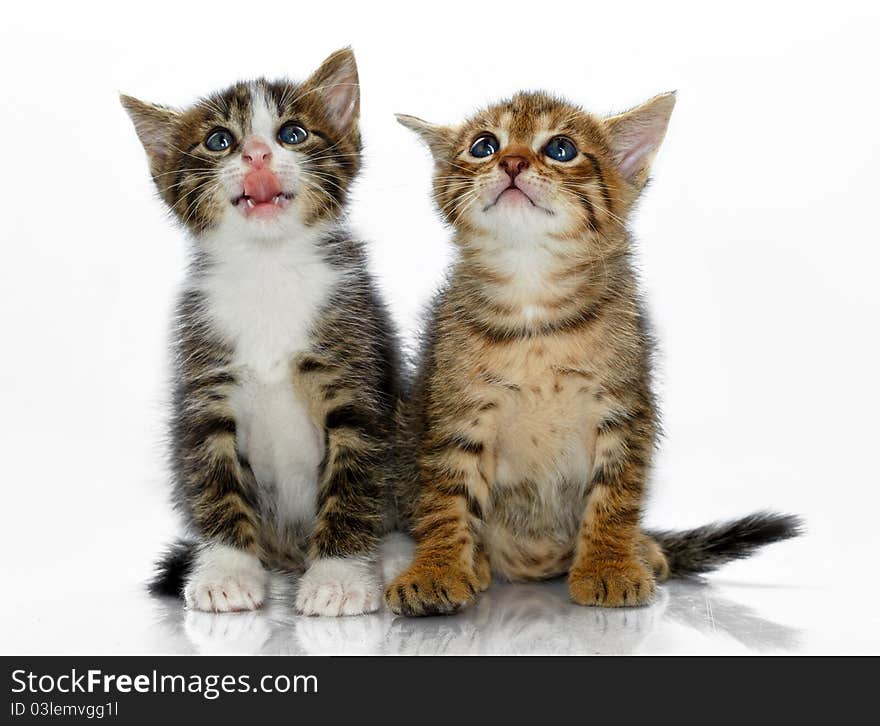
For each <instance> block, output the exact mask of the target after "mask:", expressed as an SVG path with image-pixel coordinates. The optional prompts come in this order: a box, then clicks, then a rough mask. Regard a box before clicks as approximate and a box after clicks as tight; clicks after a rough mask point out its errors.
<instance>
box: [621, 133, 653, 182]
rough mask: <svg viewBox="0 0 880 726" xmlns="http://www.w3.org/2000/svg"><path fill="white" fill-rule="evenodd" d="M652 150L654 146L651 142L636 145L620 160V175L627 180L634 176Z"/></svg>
mask: <svg viewBox="0 0 880 726" xmlns="http://www.w3.org/2000/svg"><path fill="white" fill-rule="evenodd" d="M653 149H654V146H653V144H652V143H651V142H645V143H643V144H638V145H636V147H635V148H634V149H632V150H630V151H629V152H626V153H625V155H624V157H623V158H622V159H621V160H620V173H621V174H623V175H624V176H625V177H626V178H627V179H630V178H631V177H633V176H635V174H636V173H637V172H638V170H639V168H640V167H641V166H642V165H643V162H644V160H645V158H646V157H648V156H649V155H650V153H651V151H652V150H653Z"/></svg>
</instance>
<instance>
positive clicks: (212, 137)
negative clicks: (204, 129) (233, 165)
mask: <svg viewBox="0 0 880 726" xmlns="http://www.w3.org/2000/svg"><path fill="white" fill-rule="evenodd" d="M234 142H235V138H234V137H233V136H232V132H231V131H227V130H226V129H214V130H213V131H212V132H211V133H210V134H208V136H207V138H206V139H205V147H206V148H207V149H208V150H209V151H226V149H228V148H229V147H230V146H232V144H233V143H234Z"/></svg>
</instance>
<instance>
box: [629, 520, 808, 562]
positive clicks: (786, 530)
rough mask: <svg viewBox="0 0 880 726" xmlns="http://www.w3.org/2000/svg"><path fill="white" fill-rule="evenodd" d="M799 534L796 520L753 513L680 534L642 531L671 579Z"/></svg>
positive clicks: (746, 555)
mask: <svg viewBox="0 0 880 726" xmlns="http://www.w3.org/2000/svg"><path fill="white" fill-rule="evenodd" d="M802 533H803V522H802V521H801V519H800V518H799V517H796V516H793V515H791V514H775V513H773V512H757V513H756V514H750V515H749V516H748V517H743V518H742V519H736V520H733V521H731V522H720V523H715V524H707V525H705V526H704V527H697V528H696V529H690V530H687V531H684V532H666V531H663V532H646V534H647V535H648V536H649V537H650V538H651V539H653V540H654V541H655V542H656V543H657V544H658V545H660V548H661V549H662V550H663V554H664V555H665V556H666V560H667V562H668V564H669V575H670V576H671V577H684V576H687V575H696V574H699V573H701V572H708V571H709V570H714V569H716V568H718V567H721V565H723V564H725V563H727V562H731V561H732V560H739V559H742V558H743V557H748V556H749V555H751V554H752V553H753V552H754V551H755V550H757V549H758V548H759V547H763V546H764V545H768V544H771V543H773V542H780V541H782V540H785V539H790V538H791V537H797V536H798V535H800V534H802Z"/></svg>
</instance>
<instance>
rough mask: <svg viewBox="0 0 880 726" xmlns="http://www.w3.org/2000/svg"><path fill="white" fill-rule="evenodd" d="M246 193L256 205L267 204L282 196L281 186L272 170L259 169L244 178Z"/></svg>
mask: <svg viewBox="0 0 880 726" xmlns="http://www.w3.org/2000/svg"><path fill="white" fill-rule="evenodd" d="M244 193H245V194H246V195H247V196H249V197H250V198H251V199H253V200H254V203H256V204H267V203H269V202H271V201H272V200H273V199H274V198H275V197H276V196H277V195H278V194H281V185H280V184H279V183H278V178H277V177H276V176H275V174H274V173H273V172H272V170H271V169H258V170H257V171H252V172H251V173H250V174H248V175H247V176H246V177H245V178H244Z"/></svg>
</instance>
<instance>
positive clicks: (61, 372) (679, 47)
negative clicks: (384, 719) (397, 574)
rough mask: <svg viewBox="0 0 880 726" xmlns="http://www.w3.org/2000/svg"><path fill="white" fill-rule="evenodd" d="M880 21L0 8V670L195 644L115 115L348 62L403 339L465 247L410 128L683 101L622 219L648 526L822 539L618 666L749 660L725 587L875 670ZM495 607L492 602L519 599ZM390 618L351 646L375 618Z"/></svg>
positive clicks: (139, 221) (146, 202) (126, 153)
mask: <svg viewBox="0 0 880 726" xmlns="http://www.w3.org/2000/svg"><path fill="white" fill-rule="evenodd" d="M877 7H878V6H877V3H876V2H873V3H871V2H866V3H850V2H835V3H825V4H822V5H821V6H812V5H810V4H809V3H804V2H799V3H790V4H789V3H785V4H783V3H770V2H766V1H765V2H760V3H750V2H738V3H736V4H735V5H733V6H730V7H729V9H725V10H724V11H722V10H720V8H721V6H718V5H717V4H713V3H705V2H701V3H694V4H689V5H684V4H680V3H674V2H643V3H626V2H613V3H607V2H605V3H591V2H582V1H581V2H571V3H563V2H555V3H517V2H507V3H501V2H482V3H475V2H464V3H462V2H444V3H430V4H427V3H425V4H423V3H416V2H409V3H378V2H372V3H366V2H360V3H344V2H340V0H335V1H334V2H327V3H318V4H314V3H282V2H277V3H272V2H265V3H245V2H221V1H220V0H215V1H214V2H211V3H183V2H173V3H169V2H158V1H155V0H153V1H151V2H149V3H137V4H129V3H119V2H117V3H112V4H107V5H99V4H96V3H87V2H78V3H57V4H55V3H48V4H47V3H36V2H31V3H27V4H20V3H15V4H13V5H10V6H9V7H7V8H6V9H5V11H4V18H3V20H2V26H0V69H2V70H0V73H2V75H3V80H2V86H0V87H2V89H3V91H2V93H3V101H2V113H0V140H2V143H3V157H4V158H3V165H4V168H5V173H4V174H2V176H0V205H2V207H0V208H2V221H0V224H2V227H0V229H2V260H0V322H2V350H0V406H2V408H0V453H2V458H0V461H2V469H0V478H2V487H3V490H2V502H3V503H2V507H0V509H2V512H3V525H2V527H0V545H2V550H0V551H2V557H3V569H2V572H3V584H2V585H0V592H2V596H0V650H2V651H3V652H112V651H123V652H138V651H143V650H153V651H157V650H158V651H162V650H173V651H178V650H186V649H187V648H189V647H190V646H186V645H185V644H184V643H185V641H184V640H183V638H182V636H181V635H180V634H179V633H178V634H177V636H175V635H174V634H173V633H172V634H170V635H169V634H168V633H167V632H166V631H162V629H161V625H160V624H157V623H158V622H159V621H160V620H161V619H162V616H161V615H157V610H156V608H157V607H159V606H158V605H156V604H155V603H153V602H151V601H149V600H148V599H147V598H146V597H145V596H144V595H143V594H142V592H141V591H140V590H139V587H140V583H142V581H143V580H144V578H145V577H146V575H147V573H148V571H149V569H150V563H151V560H152V558H153V556H154V554H155V552H156V551H157V550H158V548H159V547H160V545H161V544H162V543H163V542H165V541H167V540H168V539H169V538H170V537H171V536H172V535H173V534H174V533H175V532H176V531H177V525H176V522H175V520H174V517H173V516H172V514H171V510H170V506H169V503H168V496H167V493H168V487H167V483H166V473H165V470H164V466H163V441H162V436H163V421H164V417H165V415H166V408H165V403H164V401H165V398H166V381H167V370H168V369H167V341H168V333H167V325H168V319H169V315H170V312H171V305H172V301H173V297H174V294H175V290H176V288H177V286H178V284H179V283H180V281H181V279H182V275H183V270H184V264H185V255H184V249H185V245H184V241H183V239H182V237H181V232H180V231H179V230H178V229H176V228H175V227H174V226H173V225H172V224H171V223H170V222H169V220H168V219H167V218H166V216H165V214H164V211H163V208H162V206H161V204H160V203H159V202H158V201H157V200H156V199H155V197H154V195H153V189H152V186H151V182H150V180H149V178H148V174H147V166H146V161H145V159H144V155H143V152H142V149H141V148H140V146H139V144H138V141H137V139H136V137H135V135H134V132H133V129H132V127H131V125H130V123H129V121H128V119H127V118H126V116H125V114H124V113H123V111H122V109H121V107H120V106H119V104H118V100H117V93H118V92H119V91H124V92H126V93H130V94H133V95H136V96H138V97H140V98H143V99H145V100H151V101H157V102H162V103H167V104H179V105H182V104H187V103H189V102H191V101H192V100H193V99H194V98H195V97H196V96H198V95H200V94H202V93H206V92H208V91H211V90H214V89H216V88H219V87H222V86H225V85H227V84H229V83H230V82H232V81H233V80H235V79H239V78H248V77H254V76H258V75H268V76H275V75H290V76H292V77H294V78H303V77H305V76H306V75H307V74H308V73H309V72H310V71H311V70H312V69H313V68H314V67H315V66H316V65H317V64H318V63H319V62H320V61H321V60H322V59H323V58H324V57H325V56H326V55H327V54H329V53H330V52H331V51H333V50H335V49H336V48H338V47H340V46H343V45H346V44H352V45H353V47H354V50H355V52H356V55H357V59H358V64H359V67H360V73H361V83H362V93H363V102H362V125H363V132H364V137H365V142H366V168H365V172H364V174H363V175H362V178H361V180H360V183H359V185H358V187H357V190H356V193H355V195H354V203H353V206H352V221H353V225H354V227H355V228H356V229H357V230H358V232H359V233H361V234H362V235H363V236H364V237H365V238H366V239H367V240H369V242H370V245H371V252H372V261H373V265H374V269H375V272H376V273H377V275H378V276H379V278H380V280H381V284H382V287H383V289H384V291H385V294H386V296H387V299H388V300H389V302H390V304H391V306H392V309H393V312H394V315H395V317H396V319H397V320H398V322H399V324H400V326H401V328H402V329H403V330H404V331H405V332H406V334H407V336H408V337H410V336H411V334H412V331H413V330H414V329H415V326H416V325H417V321H418V317H419V312H420V310H421V307H422V305H423V304H424V302H425V301H426V300H427V299H428V297H429V295H430V292H431V290H432V289H433V288H434V286H435V285H436V283H437V281H438V280H439V278H440V275H441V273H442V270H443V268H444V266H445V264H446V263H447V261H448V260H449V259H450V255H451V250H450V247H449V245H448V232H447V231H446V230H445V229H444V228H443V227H442V225H441V224H440V222H439V221H438V219H437V217H436V215H435V214H434V212H433V210H432V208H431V205H430V203H429V196H428V194H429V177H430V164H429V161H428V158H427V153H426V152H425V151H424V149H423V148H422V147H421V146H420V145H419V143H418V142H417V141H416V140H415V138H413V137H412V135H411V134H410V133H409V132H408V131H407V130H405V129H404V128H402V127H400V126H398V125H397V124H396V123H395V121H394V118H393V115H392V114H393V113H394V112H396V111H401V112H406V113H412V114H416V115H418V116H421V117H424V118H426V119H429V120H431V121H435V122H454V121H457V120H459V119H461V118H463V117H464V116H465V115H466V114H469V113H470V112H471V111H473V110H474V109H475V108H477V107H479V106H480V105H482V104H485V103H487V102H490V101H492V100H495V99H498V98H500V97H503V96H504V95H505V94H509V93H511V92H513V91H515V90H517V89H520V88H547V89H551V90H554V91H556V92H558V93H560V94H563V95H565V96H567V97H569V98H571V99H572V100H575V101H577V102H579V103H582V104H583V105H584V106H585V107H587V108H589V109H591V110H593V111H596V112H599V113H607V112H612V111H619V110H622V109H624V108H627V107H629V106H631V105H634V104H636V103H638V102H640V101H642V100H644V99H646V98H648V97H650V96H652V95H654V94H655V93H658V92H661V91H666V90H670V89H677V90H678V92H679V95H678V105H677V107H676V109H675V112H674V114H673V118H672V122H671V126H670V129H669V134H668V136H667V139H666V143H665V145H664V148H663V149H662V150H661V152H660V154H659V157H658V160H657V163H656V166H655V174H654V181H653V184H652V185H651V186H650V188H649V190H648V191H647V193H646V195H645V198H644V200H643V202H642V204H641V206H640V209H639V212H638V214H637V215H636V217H635V219H634V221H633V230H634V234H635V237H636V238H637V240H638V259H639V261H640V266H641V271H642V275H643V281H644V291H645V295H646V299H647V303H648V306H649V309H650V310H651V313H652V316H653V319H654V322H655V326H656V329H657V333H658V337H659V339H660V344H661V355H660V357H659V369H658V383H659V386H658V391H659V394H660V397H661V402H662V408H663V411H664V422H665V430H666V437H665V439H664V441H663V444H662V449H661V454H660V456H659V459H658V463H657V468H656V474H655V485H654V494H653V496H652V500H651V503H650V506H649V509H648V513H647V521H648V522H649V523H650V524H652V525H660V526H664V527H679V526H690V525H697V524H701V523H703V522H704V521H707V520H709V519H716V518H725V517H730V516H735V515H740V514H744V513H747V512H749V511H752V510H754V509H757V508H764V507H768V508H774V509H779V510H784V511H791V512H796V513H799V514H802V515H803V516H804V517H805V518H806V521H807V525H808V530H809V533H808V535H807V537H805V538H804V539H802V540H800V541H796V542H792V543H786V544H783V545H778V546H776V547H774V548H771V549H769V550H767V551H766V553H764V554H762V555H761V556H760V557H758V558H756V559H753V560H749V561H746V562H743V563H737V564H735V565H731V566H729V567H727V568H726V569H724V570H723V571H722V572H720V573H718V574H717V575H715V576H713V577H712V579H711V581H712V582H714V583H715V585H714V586H712V587H714V588H715V589H714V590H713V589H712V587H709V588H708V589H706V590H704V591H700V590H688V589H687V588H685V590H682V589H681V588H679V589H676V588H675V587H672V588H670V589H669V590H668V592H667V595H666V597H667V598H668V597H669V595H670V593H671V595H672V597H673V600H674V601H675V603H677V605H676V606H677V607H679V609H681V608H682V607H684V608H685V610H686V609H687V608H688V607H690V606H689V605H688V602H690V601H689V600H687V598H692V599H694V602H695V603H696V605H694V607H697V608H698V609H699V608H703V610H704V611H705V612H707V613H708V615H706V614H705V613H704V614H703V615H700V616H698V617H697V621H698V622H697V625H695V626H693V627H691V628H690V629H689V630H687V629H686V630H682V631H681V632H679V631H677V630H675V626H674V625H672V624H669V623H671V621H669V620H668V618H667V620H666V621H664V622H666V623H667V624H666V625H664V626H662V627H660V626H658V627H660V629H656V628H655V629H653V630H651V628H653V627H654V626H649V625H645V622H644V617H646V616H643V615H639V616H638V617H635V616H629V617H630V620H629V621H626V620H622V619H621V620H615V621H614V622H615V623H616V624H617V625H615V627H617V628H618V631H617V632H618V633H619V634H620V635H621V640H620V642H619V643H618V641H614V643H612V644H611V645H610V646H608V648H610V650H614V649H615V648H619V649H622V650H633V649H635V650H648V651H652V652H669V651H674V652H696V651H718V650H721V651H727V650H736V649H737V648H739V647H740V645H741V641H740V644H739V645H738V644H737V643H735V642H734V641H733V640H731V639H729V638H727V637H726V636H723V635H718V633H717V627H716V624H715V620H714V618H713V615H712V612H711V611H712V607H711V606H712V602H714V601H712V597H714V596H715V595H717V594H718V592H719V588H721V589H722V590H723V589H724V588H727V590H724V596H725V597H726V598H727V600H726V601H725V602H727V604H728V606H729V605H730V599H731V598H733V600H735V601H736V602H735V605H736V607H739V608H740V609H739V610H736V607H734V610H735V611H736V612H738V613H739V614H740V615H742V613H743V612H746V611H748V612H757V613H759V614H760V615H761V616H762V617H764V618H765V619H767V621H773V622H775V623H778V624H784V626H785V627H789V628H791V629H792V632H795V633H796V634H797V635H796V638H795V639H794V642H793V643H789V647H787V648H782V649H783V650H785V649H787V650H798V651H806V652H829V651H834V652H856V651H858V652H878V651H880V635H878V626H880V615H878V612H880V610H878V608H877V607H876V603H877V599H878V595H880V586H878V580H877V561H876V555H875V553H876V551H877V547H878V543H877V538H878V532H877V529H878V527H877V524H876V523H877V518H878V506H880V493H878V491H880V490H878V484H880V477H878V473H877V466H876V455H875V450H876V441H877V433H878V415H880V394H878V385H877V380H878V379H877V376H878V370H880V366H878V363H880V361H878V340H877V339H878V336H877V319H878V313H880V305H878V298H880V295H878V291H877V285H876V276H877V269H878V263H880V252H878V242H880V239H878V232H877V219H876V204H877V196H878V184H877V174H878V164H880V143H878V115H880V103H878V93H877V71H878V67H880V64H878V61H880V54H878V50H877V48H878V37H880V33H878V30H880V23H878V19H880V16H878V10H877ZM498 592H499V593H502V595H503V596H502V595H497V594H496V596H495V597H496V600H495V602H502V605H499V606H498V607H503V606H504V605H503V603H504V602H505V600H504V598H507V602H508V603H509V602H513V603H517V602H519V601H518V600H517V598H518V597H519V598H525V597H526V593H527V590H526V589H520V590H513V591H509V590H506V589H504V588H498ZM538 592H540V593H541V594H540V595H539V597H541V598H544V601H542V602H545V601H546V602H549V601H547V600H546V597H545V595H547V593H549V597H550V600H551V601H552V600H554V598H555V599H558V600H559V601H564V598H565V596H564V592H563V590H561V589H559V590H558V592H557V591H556V590H553V589H552V587H551V588H550V589H545V590H541V591H538ZM518 593H519V594H518ZM682 593H684V594H682ZM701 593H702V594H701ZM712 593H715V595H712ZM710 595H711V597H710ZM675 598H678V599H677V600H675ZM487 602H488V601H487ZM546 602H545V604H546ZM737 603H738V604H737ZM162 607H166V606H165V605H163V606H162ZM168 607H170V606H168ZM551 608H552V606H551ZM174 610H175V612H176V605H175V608H174ZM645 612H649V611H645ZM670 612H671V611H670ZM701 612H703V611H701ZM566 613H568V611H566ZM174 617H176V616H174ZM374 617H375V620H373V621H370V620H369V618H365V619H360V621H359V622H370V623H378V622H380V621H381V622H385V621H384V620H382V618H383V617H384V616H374ZM462 617H463V616H462ZM566 617H571V618H574V619H575V620H576V619H577V618H587V617H592V618H595V617H596V616H595V615H588V614H587V611H586V610H578V611H577V612H574V613H573V614H571V613H568V614H567V615H566ZM602 617H605V616H602ZM609 617H615V618H616V617H618V616H617V615H615V616H609ZM620 617H623V616H620ZM157 618H158V620H157ZM639 618H641V621H639V622H640V624H639V625H638V627H639V628H643V629H644V628H647V629H648V630H649V631H650V633H649V635H648V637H647V639H643V640H641V641H640V642H641V643H642V645H640V646H639V647H636V648H633V647H630V646H628V645H626V643H628V642H629V641H627V640H626V637H627V633H628V631H627V628H629V627H631V622H632V621H633V620H638V619H639ZM172 619H173V618H172ZM661 620H662V618H661ZM213 622H215V623H216V622H217V621H213ZM233 622H234V623H235V625H234V627H243V626H242V625H241V624H242V623H244V622H245V621H244V620H237V621H233ZM461 622H468V621H466V620H462V621H461ZM577 622H579V623H582V624H583V623H585V622H586V621H577ZM762 622H763V621H762ZM627 623H630V624H629V625H628V624H627ZM207 627H208V630H207V632H208V636H205V637H207V639H208V640H210V636H211V632H210V630H211V627H214V626H211V625H209V626H207ZM301 627H309V628H312V629H314V628H315V627H324V626H315V625H314V624H313V623H309V624H307V625H302V626H301ZM357 627H361V626H360V625H350V624H347V625H339V624H332V625H327V626H326V628H327V630H326V631H325V632H323V633H321V634H319V635H321V637H324V638H325V641H324V642H325V645H324V646H321V647H318V648H317V650H319V651H320V650H328V649H331V650H332V646H327V645H326V642H327V640H326V639H327V638H329V639H330V641H333V638H336V636H337V635H338V636H339V641H338V642H339V643H340V644H341V645H340V646H339V648H340V650H341V651H343V652H344V651H345V647H346V646H345V643H346V642H348V643H353V642H355V641H356V640H357V636H356V637H355V638H354V639H352V637H351V633H350V631H345V630H344V628H349V629H351V628H357ZM363 627H366V628H367V629H368V630H369V629H372V628H375V627H378V626H375V625H373V624H369V625H367V626H363ZM744 627H745V628H746V629H748V628H749V627H755V626H754V622H752V623H751V625H747V626H744ZM664 628H665V629H664ZM334 629H335V630H334ZM172 630H173V628H172ZM202 630H203V631H204V628H202ZM227 630H228V628H227ZM163 632H164V633H165V635H162V633H163ZM371 632H372V631H371ZM425 632H426V633H427V635H425V638H426V642H427V645H424V649H425V651H431V650H432V645H431V642H430V635H431V633H430V630H428V631H425ZM554 632H555V631H554ZM548 633H549V635H548ZM552 635H553V632H551V631H544V635H542V636H540V637H552ZM365 637H366V636H365ZM481 637H482V636H481ZM585 637H586V636H585ZM304 638H305V636H303V637H301V638H300V646H302V643H303V642H305V640H307V638H305V640H304ZM346 638H347V640H346ZM190 640H192V638H191V639H190ZM203 640H204V638H203ZM389 642H390V641H389ZM493 642H495V641H491V640H490V641H486V640H483V641H481V643H482V644H481V645H480V646H479V647H480V648H482V649H483V650H488V651H492V650H493V645H492V643H493ZM645 643H647V645H645ZM278 647H280V648H282V649H283V646H278ZM352 647H354V646H352ZM582 648H583V649H585V650H587V651H589V650H591V648H592V646H591V645H589V644H587V645H583V646H582ZM207 649H210V647H208V648H207ZM304 649H305V650H309V648H308V647H305V648H304ZM462 649H463V650H468V646H466V645H464V646H462ZM475 649H478V648H476V646H474V647H472V648H471V650H475ZM496 649H497V648H496ZM572 649H573V650H577V649H578V647H577V644H575V646H574V647H573V648H572ZM385 650H386V651H387V650H393V648H392V646H390V645H387V643H386V646H385ZM434 650H438V649H437V648H434Z"/></svg>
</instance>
